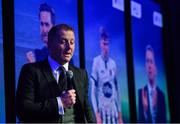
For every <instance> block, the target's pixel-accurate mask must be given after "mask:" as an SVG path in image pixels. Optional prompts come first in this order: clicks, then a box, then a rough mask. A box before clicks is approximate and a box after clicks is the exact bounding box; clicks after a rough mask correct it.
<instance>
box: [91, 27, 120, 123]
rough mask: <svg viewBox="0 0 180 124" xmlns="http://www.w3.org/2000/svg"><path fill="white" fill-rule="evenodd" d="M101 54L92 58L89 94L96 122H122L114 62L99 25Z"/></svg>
mask: <svg viewBox="0 0 180 124" xmlns="http://www.w3.org/2000/svg"><path fill="white" fill-rule="evenodd" d="M100 47H101V54H100V55H98V56H97V57H95V58H94V60H93V65H92V73H91V77H90V80H91V82H90V83H91V88H90V96H91V101H92V106H93V109H94V113H95V116H96V121H97V122H98V123H104V124H106V123H122V116H121V102H120V96H119V94H120V92H119V90H118V82H117V78H116V70H117V67H116V63H115V61H114V60H113V59H112V58H110V57H109V37H108V34H107V32H106V30H105V29H104V27H100Z"/></svg>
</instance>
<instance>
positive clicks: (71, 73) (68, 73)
mask: <svg viewBox="0 0 180 124" xmlns="http://www.w3.org/2000/svg"><path fill="white" fill-rule="evenodd" d="M66 73H67V76H68V77H69V78H70V79H71V78H72V77H73V72H72V71H71V70H68V71H67V72H66Z"/></svg>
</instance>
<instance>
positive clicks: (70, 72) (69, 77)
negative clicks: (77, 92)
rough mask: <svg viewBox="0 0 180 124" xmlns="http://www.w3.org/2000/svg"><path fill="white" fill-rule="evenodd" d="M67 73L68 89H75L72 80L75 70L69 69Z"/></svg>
mask: <svg viewBox="0 0 180 124" xmlns="http://www.w3.org/2000/svg"><path fill="white" fill-rule="evenodd" d="M66 75H67V89H68V90H71V89H73V82H72V78H73V72H72V71H71V70H68V71H67V72H66Z"/></svg>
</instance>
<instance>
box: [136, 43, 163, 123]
mask: <svg viewBox="0 0 180 124" xmlns="http://www.w3.org/2000/svg"><path fill="white" fill-rule="evenodd" d="M145 59H146V61H145V66H146V73H147V78H148V82H147V84H146V85H145V86H144V87H143V88H141V89H139V90H138V102H139V103H138V105H139V106H138V107H139V112H138V117H139V120H138V121H139V122H143V123H165V122H166V107H165V97H164V93H163V92H162V91H161V90H160V89H159V87H158V86H157V84H156V76H157V68H156V63H155V55H154V50H153V48H152V47H151V46H150V45H147V47H146V53H145Z"/></svg>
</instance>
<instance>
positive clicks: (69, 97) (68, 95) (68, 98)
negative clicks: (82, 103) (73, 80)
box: [61, 89, 76, 108]
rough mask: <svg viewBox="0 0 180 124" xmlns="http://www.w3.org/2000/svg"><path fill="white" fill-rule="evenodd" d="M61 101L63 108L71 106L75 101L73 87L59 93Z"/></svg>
mask: <svg viewBox="0 0 180 124" xmlns="http://www.w3.org/2000/svg"><path fill="white" fill-rule="evenodd" d="M61 101H62V104H63V107H64V108H68V107H71V106H73V105H74V104H75V103H76V93H75V90H74V89H71V90H68V91H65V92H64V93H63V94H62V95H61Z"/></svg>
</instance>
